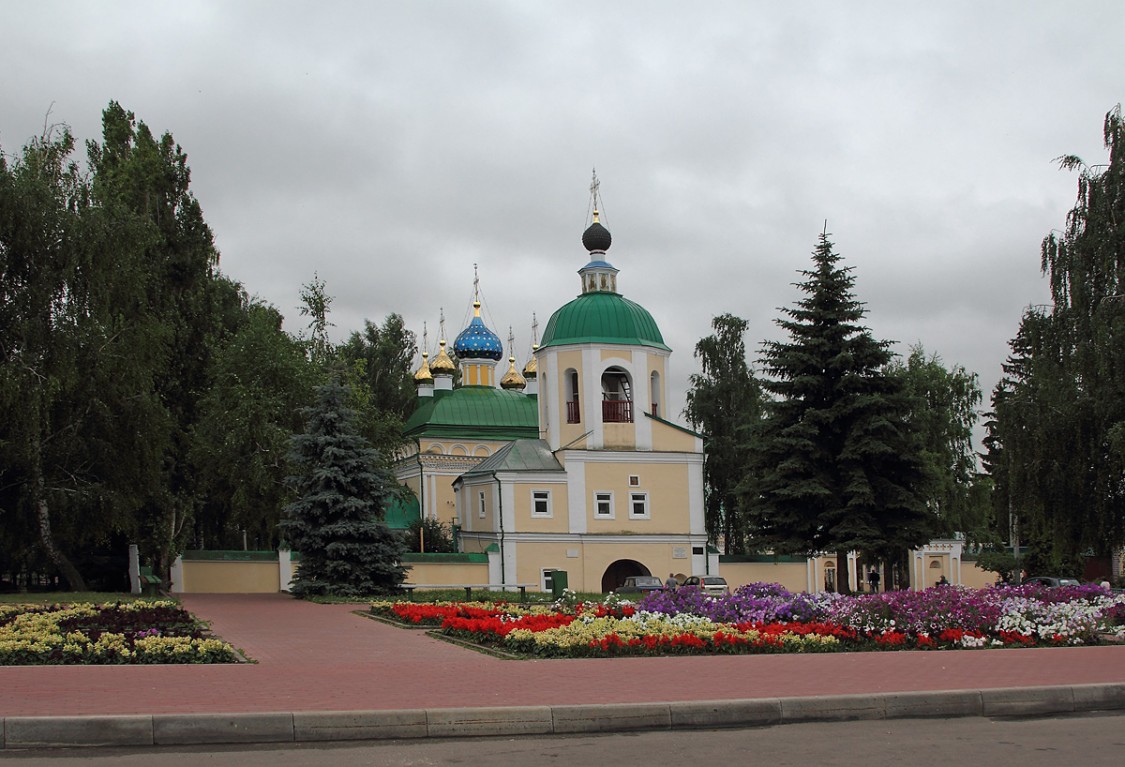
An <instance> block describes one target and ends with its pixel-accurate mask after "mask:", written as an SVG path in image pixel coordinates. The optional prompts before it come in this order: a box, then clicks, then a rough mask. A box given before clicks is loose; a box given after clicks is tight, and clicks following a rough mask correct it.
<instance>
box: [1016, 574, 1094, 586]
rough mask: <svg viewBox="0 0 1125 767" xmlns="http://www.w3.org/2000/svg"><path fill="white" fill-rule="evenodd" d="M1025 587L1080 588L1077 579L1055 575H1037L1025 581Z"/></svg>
mask: <svg viewBox="0 0 1125 767" xmlns="http://www.w3.org/2000/svg"><path fill="white" fill-rule="evenodd" d="M1023 582H1024V585H1026V584H1029V583H1038V584H1039V585H1040V586H1052V587H1053V586H1080V585H1081V583H1080V582H1079V580H1078V579H1077V578H1063V577H1059V576H1055V575H1036V576H1033V577H1031V578H1024V579H1023Z"/></svg>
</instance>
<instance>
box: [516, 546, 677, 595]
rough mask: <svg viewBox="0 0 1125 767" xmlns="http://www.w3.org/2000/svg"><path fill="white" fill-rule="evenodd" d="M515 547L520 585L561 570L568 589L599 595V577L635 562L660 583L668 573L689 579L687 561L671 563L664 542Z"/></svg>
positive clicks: (670, 553)
mask: <svg viewBox="0 0 1125 767" xmlns="http://www.w3.org/2000/svg"><path fill="white" fill-rule="evenodd" d="M517 545H518V547H519V548H518V550H517V562H518V565H517V575H518V578H519V582H520V583H541V580H542V570H544V569H552V570H565V571H566V573H567V583H568V585H569V587H570V588H571V589H573V590H574V591H584V592H593V593H599V592H601V590H602V575H604V574H605V571H606V569H607V568H609V566H610V565H611V564H613V563H614V562H617V561H618V560H632V561H634V562H639V563H640V564H641V565H643V566H644V567H646V568H647V569H648V570H649V572H650V573H651V574H652V575H654V576H656V577H658V578H660V579H661V580H663V579H664V578H666V577H667V576H668V573H670V572H675V573H681V574H683V575H690V573H687V572H685V571H686V570H687V569H689V568H690V566H691V560H690V559H673V557H672V549H673V546H672V544H671V543H668V542H638V543H622V542H621V539H620V538H614V539H612V540H610V541H606V542H604V543H601V542H599V541H598V540H597V538H596V537H590V536H588V537H585V538H582V539H576V540H575V541H574V542H573V543H562V542H537V541H521V542H519V544H517ZM572 554H573V555H574V556H569V555H572Z"/></svg>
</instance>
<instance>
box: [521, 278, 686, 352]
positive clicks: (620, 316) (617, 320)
mask: <svg viewBox="0 0 1125 767" xmlns="http://www.w3.org/2000/svg"><path fill="white" fill-rule="evenodd" d="M589 343H596V344H625V345H628V346H651V347H654V348H657V349H663V350H665V351H671V349H669V348H668V347H667V346H665V344H664V336H662V335H661V334H660V328H658V327H657V326H656V321H655V320H654V319H653V318H652V315H651V314H649V313H648V310H647V309H645V308H644V307H643V306H641V305H640V304H638V303H635V302H633V301H630V300H629V299H627V298H625V297H624V296H622V295H620V294H618V293H608V292H595V293H585V294H583V295H581V296H579V297H578V298H576V299H574V300H573V301H571V302H570V303H568V304H566V305H565V306H563V307H562V308H561V309H559V310H558V311H557V312H555V313H554V314H553V315H552V316H551V319H550V320H549V321H548V322H547V329H546V330H545V331H543V341H542V343H541V344H540V348H544V347H547V346H564V345H567V344H589Z"/></svg>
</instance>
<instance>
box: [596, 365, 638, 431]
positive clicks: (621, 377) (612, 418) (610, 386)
mask: <svg viewBox="0 0 1125 767" xmlns="http://www.w3.org/2000/svg"><path fill="white" fill-rule="evenodd" d="M602 422H603V423H632V422H633V384H632V381H630V380H629V374H628V373H626V372H625V370H624V369H623V368H619V367H616V366H615V367H611V368H607V369H606V371H605V372H604V373H602Z"/></svg>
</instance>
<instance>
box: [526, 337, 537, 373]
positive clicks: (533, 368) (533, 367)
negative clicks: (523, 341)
mask: <svg viewBox="0 0 1125 767" xmlns="http://www.w3.org/2000/svg"><path fill="white" fill-rule="evenodd" d="M538 348H539V344H535V345H534V346H532V347H531V359H529V360H528V361H527V364H526V365H524V367H523V377H524V378H537V377H538V376H539V361H538V360H536V359H535V350H536V349H538Z"/></svg>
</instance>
